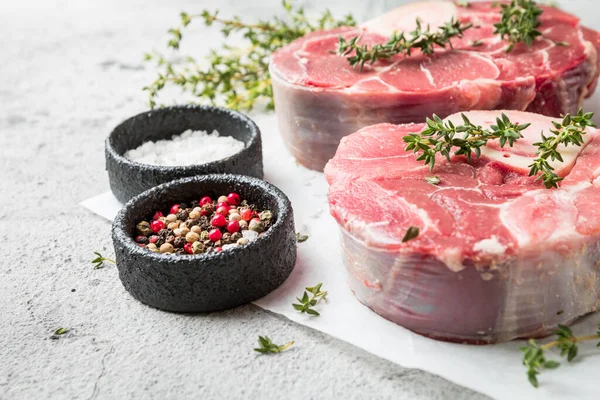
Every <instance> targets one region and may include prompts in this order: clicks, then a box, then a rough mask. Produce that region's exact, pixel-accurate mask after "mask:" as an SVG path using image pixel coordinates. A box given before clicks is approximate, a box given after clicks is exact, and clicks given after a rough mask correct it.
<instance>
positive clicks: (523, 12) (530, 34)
mask: <svg viewBox="0 0 600 400" xmlns="http://www.w3.org/2000/svg"><path fill="white" fill-rule="evenodd" d="M501 7H502V20H501V21H500V22H499V23H497V24H494V27H495V28H496V30H495V31H494V33H497V34H499V35H500V37H501V38H502V39H503V40H506V41H508V42H509V43H510V45H509V46H508V48H507V49H506V52H507V53H509V52H511V51H512V50H513V48H514V47H515V44H517V43H525V44H526V45H527V46H528V47H529V46H531V44H532V43H533V41H534V39H535V38H536V37H538V36H542V32H540V31H539V30H538V28H539V26H540V24H541V23H540V21H539V19H538V18H539V16H540V15H541V14H542V13H543V10H542V9H541V8H539V7H538V6H537V4H536V2H535V1H532V0H512V1H511V2H510V4H502V5H501Z"/></svg>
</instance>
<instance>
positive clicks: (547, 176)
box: [529, 108, 596, 188]
mask: <svg viewBox="0 0 600 400" xmlns="http://www.w3.org/2000/svg"><path fill="white" fill-rule="evenodd" d="M593 116H594V113H592V112H588V113H584V112H583V110H582V109H581V108H580V109H579V111H577V115H574V116H571V115H570V114H567V115H565V116H564V117H563V120H562V121H561V122H555V121H553V122H552V124H553V125H554V128H555V129H551V130H550V133H552V135H553V136H545V135H544V134H543V133H542V141H541V142H537V143H534V144H533V145H534V146H537V147H538V151H537V155H538V157H537V158H536V159H535V161H534V162H533V164H531V165H529V168H530V171H529V176H535V175H538V174H539V176H538V177H537V179H536V180H541V181H542V183H543V184H544V186H545V187H546V188H555V187H558V182H560V181H562V180H563V178H562V177H560V176H558V175H557V174H556V173H555V172H554V168H552V166H551V165H550V163H549V162H548V159H550V160H552V161H555V160H558V161H560V162H563V158H562V156H561V155H560V152H559V151H558V146H559V145H564V146H565V147H566V146H568V145H573V146H581V145H583V135H584V134H585V129H586V127H588V126H591V127H595V126H596V124H595V123H594V122H593V121H592V117H593Z"/></svg>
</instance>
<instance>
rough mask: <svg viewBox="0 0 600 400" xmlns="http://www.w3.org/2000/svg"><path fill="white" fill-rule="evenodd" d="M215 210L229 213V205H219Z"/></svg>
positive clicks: (224, 213) (219, 212)
mask: <svg viewBox="0 0 600 400" xmlns="http://www.w3.org/2000/svg"><path fill="white" fill-rule="evenodd" d="M216 212H217V214H221V215H228V214H229V207H224V206H221V207H219V208H217V211H216Z"/></svg>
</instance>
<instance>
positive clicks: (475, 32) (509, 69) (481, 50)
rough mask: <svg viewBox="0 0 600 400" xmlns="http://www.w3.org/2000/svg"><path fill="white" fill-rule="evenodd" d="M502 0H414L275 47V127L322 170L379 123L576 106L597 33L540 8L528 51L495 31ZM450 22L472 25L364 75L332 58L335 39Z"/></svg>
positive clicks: (590, 81) (590, 73) (371, 37)
mask: <svg viewBox="0 0 600 400" xmlns="http://www.w3.org/2000/svg"><path fill="white" fill-rule="evenodd" d="M498 3H503V2H471V3H469V5H468V7H464V6H458V5H456V4H454V3H452V2H446V1H424V2H417V3H412V4H408V5H405V6H402V7H400V8H397V9H395V10H393V11H391V12H389V13H388V14H385V15H383V16H381V17H379V18H376V19H374V20H371V21H368V22H366V23H364V24H362V25H361V26H359V27H343V28H338V29H334V30H330V31H322V32H315V33H311V34H309V35H307V36H305V37H303V38H300V39H298V40H296V41H294V42H292V43H291V44H289V45H287V46H285V47H283V48H281V49H279V50H278V51H277V52H275V53H274V55H273V57H272V60H271V64H270V72H271V76H272V80H273V91H274V97H275V108H276V110H277V115H278V119H279V129H280V131H281V133H282V135H283V138H284V141H285V143H286V145H287V147H288V148H289V149H290V151H291V152H292V154H293V155H294V156H295V157H296V159H297V160H298V161H299V162H300V163H301V164H303V165H305V166H307V167H309V168H312V169H316V170H322V169H323V167H324V166H325V163H326V162H327V160H329V159H330V158H331V157H333V155H334V154H335V150H336V149H337V146H338V144H339V141H340V139H341V138H342V137H344V136H346V135H349V134H351V133H353V132H356V131H357V130H358V129H360V128H362V127H365V126H368V125H372V124H376V123H381V122H390V123H394V124H401V123H410V122H424V121H425V118H426V117H428V116H430V115H431V114H433V113H435V114H437V115H439V116H440V117H442V118H443V117H446V116H448V115H450V114H453V113H456V112H459V111H466V110H490V109H512V110H528V111H532V112H537V113H542V114H545V115H549V116H555V117H558V116H560V114H564V113H567V112H571V113H573V112H576V111H577V108H578V107H579V106H580V105H581V102H582V100H583V98H584V97H586V96H589V95H590V94H591V91H592V90H593V88H594V86H595V82H596V79H597V77H598V57H597V47H598V45H599V38H598V34H597V33H596V32H594V31H592V30H589V29H587V28H584V27H582V26H581V25H580V24H579V20H578V19H577V17H575V16H572V15H570V14H567V13H565V12H563V11H560V10H558V9H556V8H552V7H547V6H543V5H540V6H539V7H540V8H541V9H542V10H543V13H542V14H541V15H540V17H539V20H540V22H541V26H540V27H539V30H540V31H541V32H542V34H543V36H541V37H539V38H537V39H536V40H535V41H534V42H533V44H532V46H531V47H527V46H526V45H525V44H523V43H519V44H517V45H516V46H515V47H514V49H513V50H512V51H511V52H508V53H507V51H506V50H507V48H508V47H509V45H510V43H508V42H507V41H505V40H502V39H501V38H500V36H499V35H498V34H497V33H496V34H495V33H494V29H495V28H494V23H497V22H499V21H500V19H501V8H500V6H499V4H498ZM452 18H454V19H457V20H459V21H461V23H464V24H469V23H470V24H472V28H470V29H468V30H467V31H465V34H464V37H462V38H453V39H452V41H451V43H452V45H453V47H454V49H450V48H449V47H447V48H446V49H443V48H441V47H436V49H435V52H434V54H433V55H431V56H428V55H423V54H421V53H420V52H419V51H418V50H414V51H412V52H411V55H410V56H408V57H404V56H403V55H397V56H394V57H392V58H391V59H390V60H389V61H388V60H380V61H377V62H375V63H374V64H373V65H370V64H368V63H367V64H366V65H365V66H364V69H363V70H362V71H361V70H360V68H358V67H352V66H350V64H349V63H348V60H347V59H346V58H345V57H343V56H340V55H337V54H336V49H337V48H338V43H339V37H340V36H342V37H343V38H345V39H346V40H350V39H351V38H353V37H356V36H359V35H360V36H361V39H360V42H359V43H360V44H366V45H369V46H372V45H374V44H383V43H385V42H387V41H388V39H389V37H390V35H391V34H393V33H394V32H398V31H403V32H407V34H408V32H411V31H413V30H414V28H415V24H416V22H415V21H416V20H417V19H419V20H420V21H421V23H422V25H423V26H424V27H426V26H427V25H430V26H431V29H432V30H433V31H435V30H436V29H437V27H438V26H441V25H444V24H445V23H448V22H449V21H451V20H452Z"/></svg>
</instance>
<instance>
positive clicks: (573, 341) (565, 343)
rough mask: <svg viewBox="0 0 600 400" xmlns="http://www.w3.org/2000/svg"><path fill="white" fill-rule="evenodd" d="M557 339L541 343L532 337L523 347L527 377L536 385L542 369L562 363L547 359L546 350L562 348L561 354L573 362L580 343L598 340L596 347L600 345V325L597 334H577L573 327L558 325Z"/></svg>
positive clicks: (551, 367)
mask: <svg viewBox="0 0 600 400" xmlns="http://www.w3.org/2000/svg"><path fill="white" fill-rule="evenodd" d="M554 334H555V335H556V340H553V341H551V342H549V343H546V344H544V345H541V346H540V345H539V344H538V343H537V342H536V341H535V340H534V339H530V340H529V342H528V343H527V346H523V347H521V351H522V352H523V365H524V366H525V367H527V379H528V380H529V383H531V384H532V385H533V386H534V387H538V386H539V382H538V375H539V374H540V372H541V370H542V369H555V368H558V366H559V365H560V363H559V362H558V361H554V360H548V359H546V353H545V352H546V351H547V350H550V349H551V348H553V347H556V348H558V349H559V350H560V356H561V357H565V356H566V358H567V361H568V362H571V361H573V360H574V359H575V357H577V353H578V350H579V349H578V345H577V344H578V343H581V342H586V341H591V340H598V344H597V345H596V347H600V325H599V326H598V331H597V332H596V334H595V335H588V336H575V335H574V334H573V331H572V330H571V328H569V327H568V326H565V325H558V328H557V329H556V331H555V332H554Z"/></svg>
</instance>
